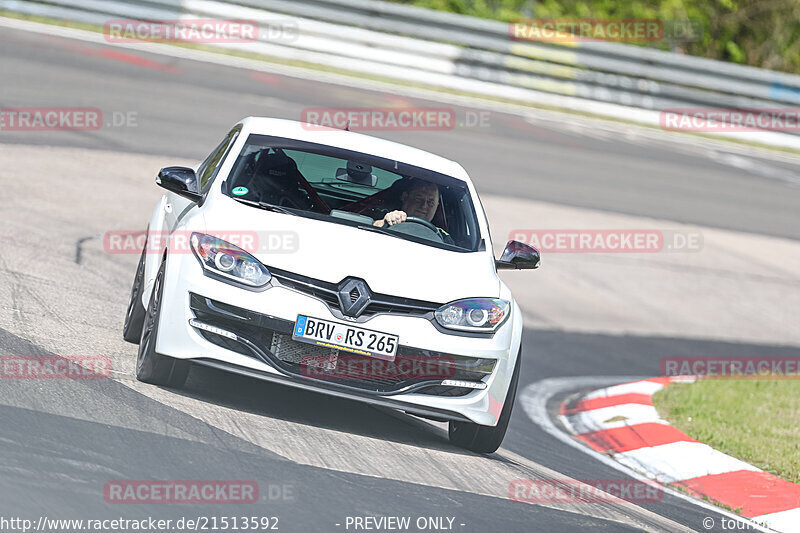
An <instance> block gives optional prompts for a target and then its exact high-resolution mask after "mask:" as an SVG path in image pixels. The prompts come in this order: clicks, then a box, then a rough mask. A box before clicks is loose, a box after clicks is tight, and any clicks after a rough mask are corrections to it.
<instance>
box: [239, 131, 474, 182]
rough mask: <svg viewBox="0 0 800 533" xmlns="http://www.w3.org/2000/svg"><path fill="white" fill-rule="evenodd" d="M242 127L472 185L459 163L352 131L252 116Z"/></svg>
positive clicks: (262, 133) (257, 132) (257, 133)
mask: <svg viewBox="0 0 800 533" xmlns="http://www.w3.org/2000/svg"><path fill="white" fill-rule="evenodd" d="M241 124H242V126H243V132H244V133H254V134H256V135H272V136H275V137H285V138H287V139H297V140H300V141H307V142H312V143H317V144H324V145H328V146H334V147H336V148H342V149H345V150H352V151H354V152H361V153H365V154H370V155H375V156H378V157H385V158H387V159H392V160H395V161H401V162H403V163H407V164H409V165H414V166H417V167H422V168H426V169H428V170H433V171H434V172H438V173H440V174H445V175H447V176H452V177H454V178H458V179H461V180H464V181H466V182H470V179H469V176H468V175H467V172H466V171H465V170H464V168H463V167H462V166H461V165H459V164H458V163H456V162H455V161H451V160H449V159H446V158H444V157H441V156H438V155H435V154H432V153H430V152H426V151H424V150H420V149H419V148H413V147H411V146H407V145H405V144H400V143H396V142H392V141H387V140H385V139H379V138H377V137H372V136H369V135H364V134H361V133H356V132H352V131H345V130H338V129H334V128H328V127H325V126H318V125H316V124H308V123H305V122H297V121H294V120H284V119H278V118H265V117H248V118H246V119H244V120H242V121H241ZM470 183H471V182H470Z"/></svg>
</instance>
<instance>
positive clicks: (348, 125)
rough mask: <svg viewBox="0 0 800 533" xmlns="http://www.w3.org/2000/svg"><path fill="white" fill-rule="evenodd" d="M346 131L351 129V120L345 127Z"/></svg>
mask: <svg viewBox="0 0 800 533" xmlns="http://www.w3.org/2000/svg"><path fill="white" fill-rule="evenodd" d="M344 131H350V121H349V120H348V121H347V125H346V126H345V127H344Z"/></svg>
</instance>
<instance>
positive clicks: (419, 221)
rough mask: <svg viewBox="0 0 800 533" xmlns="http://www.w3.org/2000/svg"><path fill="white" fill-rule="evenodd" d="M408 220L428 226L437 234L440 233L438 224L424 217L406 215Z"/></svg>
mask: <svg viewBox="0 0 800 533" xmlns="http://www.w3.org/2000/svg"><path fill="white" fill-rule="evenodd" d="M406 222H413V223H414V224H420V225H422V226H425V227H426V228H428V229H429V230H431V231H432V232H434V233H435V234H437V235H438V234H439V228H437V227H436V226H434V225H433V224H431V223H430V222H428V221H427V220H425V219H424V218H417V217H406Z"/></svg>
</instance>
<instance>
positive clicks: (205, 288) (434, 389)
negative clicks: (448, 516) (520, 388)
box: [156, 254, 521, 426]
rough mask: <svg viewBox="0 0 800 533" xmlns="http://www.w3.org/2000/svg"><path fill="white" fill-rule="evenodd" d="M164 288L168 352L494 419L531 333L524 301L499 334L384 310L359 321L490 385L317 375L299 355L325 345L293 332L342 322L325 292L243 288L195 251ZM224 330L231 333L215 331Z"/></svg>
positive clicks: (162, 337) (174, 264) (438, 414)
mask: <svg viewBox="0 0 800 533" xmlns="http://www.w3.org/2000/svg"><path fill="white" fill-rule="evenodd" d="M164 290H165V293H164V299H163V307H162V310H161V319H160V325H159V332H158V344H157V346H156V350H157V351H158V353H161V354H163V355H167V356H170V357H175V358H178V359H192V360H193V361H195V362H197V363H199V364H203V365H206V366H210V367H214V368H219V369H223V370H227V371H231V372H235V373H239V374H244V375H248V376H251V377H255V378H258V379H263V380H267V381H274V382H280V383H284V384H287V385H290V386H295V387H300V388H304V389H308V390H314V391H318V392H322V393H326V394H331V395H334V396H339V397H344V398H349V399H354V400H358V401H364V402H368V403H372V404H375V405H383V406H386V407H391V408H395V409H400V410H403V411H407V412H410V413H413V414H418V415H422V416H428V417H432V418H438V419H449V420H462V421H471V422H476V423H478V424H482V425H488V426H492V425H495V424H496V423H497V419H498V417H499V415H500V411H501V410H502V406H503V402H504V401H505V398H506V393H507V390H508V387H509V384H510V379H511V375H512V371H513V368H514V365H515V364H516V356H517V353H518V348H519V340H520V336H521V335H520V334H521V319H520V318H519V312H518V308H516V306H514V308H513V309H512V316H511V317H510V318H509V320H507V321H506V323H505V324H504V325H503V326H502V327H501V328H500V329H499V330H498V332H497V333H495V335H494V336H492V337H480V338H475V337H463V336H458V335H449V334H446V333H442V332H440V331H439V330H437V328H435V327H434V325H433V324H431V323H430V322H429V321H428V320H426V319H425V318H422V317H419V316H398V315H395V314H380V315H375V316H373V317H371V318H369V319H368V322H369V323H368V324H364V323H362V324H358V325H359V326H363V327H368V328H370V329H374V330H379V331H385V332H390V333H394V334H396V335H398V336H399V337H400V348H399V349H398V355H397V360H398V361H399V360H401V359H402V358H403V357H411V356H415V357H420V356H424V357H426V358H427V357H430V358H442V357H445V358H447V360H448V361H450V362H452V363H453V367H452V369H451V371H452V373H451V374H448V375H447V376H446V377H447V378H449V379H452V380H457V382H456V384H458V383H459V382H463V381H467V382H470V383H474V384H475V385H471V387H473V386H478V387H483V388H482V389H473V388H465V387H458V386H453V385H452V384H450V385H442V383H441V379H439V380H429V379H425V380H410V381H409V380H405V381H404V380H397V379H395V380H383V379H367V380H352V381H349V380H344V381H343V380H338V379H329V378H324V377H322V378H320V377H319V376H316V377H309V374H308V373H307V372H305V373H304V372H303V368H302V367H301V362H300V359H299V357H300V356H302V355H303V354H302V353H301V352H302V348H306V349H307V350H308V353H309V354H314V355H315V356H316V355H318V354H319V353H320V349H319V348H317V347H315V346H312V345H305V344H303V345H301V344H300V343H297V342H296V341H292V340H291V332H292V328H293V325H294V321H295V320H296V318H297V315H299V314H304V315H308V316H313V317H318V318H323V319H327V320H333V321H337V322H342V320H341V319H340V318H339V317H337V316H335V315H334V314H333V313H332V312H331V310H330V308H329V306H328V305H326V304H325V302H324V301H321V300H320V299H317V298H313V297H310V296H309V295H308V294H303V293H301V292H300V291H297V290H295V289H293V288H288V287H285V286H280V284H279V283H278V282H275V283H273V286H271V287H270V288H268V289H267V290H265V291H262V292H255V291H249V290H244V289H240V288H238V287H235V286H232V285H229V284H227V283H224V282H221V281H218V280H215V279H212V278H209V277H207V276H204V275H203V273H202V270H201V269H200V266H199V265H198V264H197V261H196V260H195V258H194V257H193V256H191V255H185V254H174V255H170V256H168V262H167V268H166V280H165V286H164ZM192 323H194V324H195V325H194V326H193V325H192ZM198 326H201V327H198ZM204 326H211V327H210V328H209V327H204ZM217 329H218V330H219V331H222V332H227V335H226V334H222V335H220V334H219V332H218V333H214V331H215V330H217ZM276 339H278V341H279V342H278V343H277V345H278V347H280V346H281V345H284V346H290V347H291V348H292V350H289V352H293V354H290V355H289V356H287V357H282V355H285V354H286V353H289V352H287V351H286V350H283V349H282V348H281V349H280V350H279V349H277V348H276V342H275V340H276ZM421 346H424V348H420V347H421ZM297 348H301V349H300V350H299V351H298V350H297ZM281 350H283V351H281ZM331 351H332V350H331ZM298 354H299V355H298ZM347 356H350V355H349V354H347ZM350 357H352V356H350Z"/></svg>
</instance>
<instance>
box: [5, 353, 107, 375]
mask: <svg viewBox="0 0 800 533" xmlns="http://www.w3.org/2000/svg"><path fill="white" fill-rule="evenodd" d="M110 375H111V358H109V357H106V356H102V355H82V356H74V355H73V356H59V355H3V356H1V357H0V378H2V379H103V378H107V377H109V376H110Z"/></svg>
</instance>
